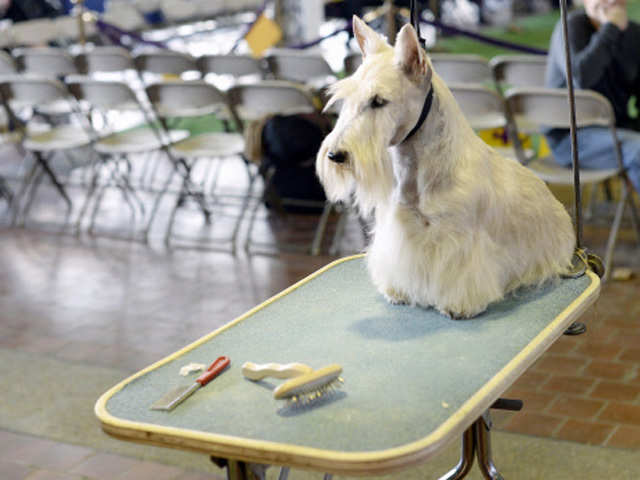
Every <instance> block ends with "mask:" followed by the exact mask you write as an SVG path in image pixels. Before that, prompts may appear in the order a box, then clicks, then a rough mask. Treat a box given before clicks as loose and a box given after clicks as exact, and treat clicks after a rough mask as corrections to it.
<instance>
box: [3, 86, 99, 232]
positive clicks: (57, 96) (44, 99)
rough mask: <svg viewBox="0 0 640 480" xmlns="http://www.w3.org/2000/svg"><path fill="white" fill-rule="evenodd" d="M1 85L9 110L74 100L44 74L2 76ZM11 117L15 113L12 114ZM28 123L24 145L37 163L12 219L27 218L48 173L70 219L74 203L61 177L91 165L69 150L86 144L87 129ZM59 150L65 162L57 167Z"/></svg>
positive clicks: (17, 196)
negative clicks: (25, 198) (39, 75)
mask: <svg viewBox="0 0 640 480" xmlns="http://www.w3.org/2000/svg"><path fill="white" fill-rule="evenodd" d="M0 88H1V89H2V96H3V99H4V101H5V104H6V106H7V108H9V109H10V110H14V108H12V107H13V106H18V107H19V108H23V107H25V106H26V107H32V108H33V107H35V106H39V105H43V104H50V103H54V102H67V103H69V102H73V99H72V98H71V97H70V96H69V94H68V91H67V90H66V89H65V87H64V85H63V84H62V83H60V82H59V81H57V80H54V79H49V78H44V77H33V76H23V75H14V76H11V77H3V79H2V83H1V87H0ZM12 116H14V117H15V116H16V115H15V114H13V113H12ZM69 120H70V121H71V120H73V117H69ZM25 124H26V127H25V128H24V129H23V134H22V141H21V142H22V148H23V149H24V150H25V151H26V152H29V153H31V154H32V155H33V157H34V158H35V162H34V163H33V166H32V168H31V170H30V171H29V173H27V175H25V177H24V179H23V182H22V186H21V187H20V190H19V192H18V193H17V194H16V200H17V201H18V202H19V201H20V200H21V198H22V197H23V196H25V194H26V193H27V191H28V196H27V200H26V203H25V205H24V206H23V207H22V209H20V206H19V205H16V206H15V208H14V215H13V219H12V221H13V222H15V221H17V220H18V219H19V217H20V216H21V217H22V222H24V221H25V220H26V218H27V216H28V212H29V210H30V208H31V205H32V201H33V199H34V197H35V193H36V190H37V189H38V187H39V185H40V182H41V181H42V179H43V177H44V176H45V175H46V176H47V177H48V178H49V180H50V181H51V183H52V184H53V186H54V187H55V189H56V190H57V192H58V193H59V194H60V196H62V198H63V199H64V201H65V203H66V205H67V214H66V219H67V220H68V218H69V215H70V214H71V212H72V207H73V205H72V201H71V198H70V197H69V195H68V193H67V190H66V189H65V186H64V185H63V183H64V182H63V180H61V178H60V176H61V174H63V173H65V171H66V173H69V172H71V171H72V170H74V169H76V168H83V167H87V166H88V165H89V164H90V161H91V159H90V158H89V159H87V158H84V161H82V159H79V158H77V157H71V156H70V155H69V153H70V152H72V151H74V150H76V149H79V148H82V147H87V146H88V145H89V144H90V142H91V138H90V136H89V134H88V133H87V130H86V129H85V128H83V127H81V126H79V125H78V123H77V122H76V123H66V124H58V125H53V124H47V125H46V126H45V127H44V128H43V127H42V125H41V126H40V128H37V129H36V128H32V127H31V126H30V123H29V122H28V119H27V121H26V122H25ZM57 153H60V154H62V155H63V157H64V158H63V159H64V163H63V164H57V165H55V166H54V164H53V160H54V155H55V154H57ZM84 157H86V156H84ZM65 223H66V222H65Z"/></svg>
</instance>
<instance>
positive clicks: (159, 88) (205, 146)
mask: <svg viewBox="0 0 640 480" xmlns="http://www.w3.org/2000/svg"><path fill="white" fill-rule="evenodd" d="M146 91H147V96H148V98H149V99H150V101H151V104H152V106H153V108H154V110H155V112H156V115H157V116H158V118H160V119H161V123H162V125H163V127H165V128H166V127H167V123H166V122H167V120H169V119H175V118H197V117H204V116H211V115H214V116H216V117H217V118H220V119H223V120H225V123H224V125H225V127H226V131H224V132H220V131H208V132H204V133H199V134H196V135H193V136H190V137H188V138H185V139H184V140H181V141H178V142H171V143H170V144H169V146H168V152H169V154H170V155H171V156H172V157H173V158H174V159H175V160H174V162H175V163H176V164H179V165H181V168H180V170H179V171H180V172H181V174H182V186H181V189H180V191H179V194H178V196H177V199H176V201H175V203H174V207H173V210H172V212H171V214H170V216H169V223H168V225H167V230H166V234H165V241H166V243H167V244H170V243H171V240H172V236H173V225H174V220H175V215H176V213H177V210H178V209H179V208H180V207H181V206H182V205H184V203H185V200H187V199H194V200H196V201H197V202H198V203H199V204H200V207H201V208H202V210H203V213H204V214H205V220H206V221H207V222H208V221H209V206H211V207H216V206H221V207H225V206H227V204H226V202H225V200H226V199H227V198H229V197H230V196H231V197H234V196H235V197H237V196H238V195H233V194H232V195H228V194H222V193H219V192H218V189H217V188H216V187H217V185H218V183H219V182H218V177H219V176H220V170H221V168H222V166H223V164H224V163H225V162H226V160H227V159H231V158H236V159H238V160H240V161H242V162H243V164H244V165H245V168H246V169H247V174H248V182H247V189H246V190H245V191H244V192H242V193H241V194H240V195H239V198H240V205H239V206H240V211H239V214H238V215H237V216H236V221H235V223H234V224H233V226H232V227H231V234H230V235H228V236H227V237H226V238H217V239H212V240H214V241H216V242H220V243H221V242H226V243H229V245H230V248H231V251H232V252H235V248H236V238H237V235H238V232H239V229H240V225H241V222H242V218H243V216H244V213H245V210H246V207H247V204H248V201H249V196H248V195H249V188H250V186H251V183H252V180H253V179H252V176H251V172H250V171H249V169H248V166H247V163H246V161H244V158H243V152H244V146H245V144H244V139H243V137H242V135H241V134H239V133H234V132H232V131H231V128H230V122H231V121H235V120H234V119H235V117H234V113H233V112H232V110H231V107H230V105H229V103H228V100H227V97H226V96H225V95H224V94H223V93H222V92H221V91H219V90H218V89H216V88H215V87H214V86H213V85H211V84H209V83H207V82H204V81H190V82H184V81H180V80H174V81H167V82H161V83H155V84H152V85H150V86H148V87H147V89H146ZM205 159H207V160H212V161H217V162H218V165H217V167H218V168H216V169H215V171H214V175H213V178H211V180H210V182H209V183H210V185H205V184H202V185H198V184H197V182H196V180H195V179H194V178H193V170H194V167H195V166H196V163H197V162H199V161H200V160H205ZM208 173H209V172H208V171H207V173H206V174H205V175H204V180H205V181H206V180H207V177H208V176H209V175H208ZM170 181H171V178H169V179H168V180H167V184H166V185H165V190H166V187H167V186H168V184H169V182H170ZM158 198H160V197H158ZM210 199H211V200H212V202H209V200H210Z"/></svg>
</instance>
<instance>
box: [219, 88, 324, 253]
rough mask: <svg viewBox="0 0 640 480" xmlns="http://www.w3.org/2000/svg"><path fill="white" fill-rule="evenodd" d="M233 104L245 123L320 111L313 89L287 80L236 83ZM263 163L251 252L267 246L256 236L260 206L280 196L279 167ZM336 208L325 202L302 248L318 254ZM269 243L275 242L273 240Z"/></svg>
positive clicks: (250, 228) (248, 243)
mask: <svg viewBox="0 0 640 480" xmlns="http://www.w3.org/2000/svg"><path fill="white" fill-rule="evenodd" d="M228 95H229V99H230V101H231V105H232V106H233V108H234V110H235V112H236V113H237V115H238V117H239V119H240V120H241V121H242V122H243V123H250V122H260V121H263V120H264V119H265V118H267V117H269V116H272V115H294V114H304V113H307V114H308V113H318V109H317V108H316V102H315V100H314V98H313V96H312V95H311V93H310V91H309V90H307V89H305V88H304V87H302V86H301V85H299V84H296V83H292V82H285V81H278V80H275V81H264V82H260V83H255V84H246V85H236V86H234V87H232V88H231V89H229V92H228ZM263 167H264V166H263V165H258V172H259V174H260V175H261V176H262V177H263V183H264V185H263V189H262V195H261V196H260V198H259V199H258V201H256V202H254V205H253V207H252V208H251V209H250V214H249V225H248V228H247V236H246V239H245V250H247V251H249V250H250V249H251V246H252V245H265V242H255V241H254V240H253V239H252V233H253V227H254V224H255V220H256V217H257V213H258V210H259V208H260V205H261V204H262V203H263V202H264V201H265V200H266V199H267V198H268V197H277V196H278V195H277V193H276V192H275V190H274V189H273V186H272V180H273V176H274V174H275V168H274V167H270V168H269V169H268V170H266V171H265V169H264V168H263ZM279 202H280V203H282V204H283V205H284V204H291V205H295V204H296V201H295V199H287V198H280V199H279ZM332 209H333V205H332V204H331V203H330V202H325V204H324V206H323V210H322V214H321V216H320V219H319V221H318V223H317V225H316V228H315V232H314V237H313V241H312V242H311V244H310V245H308V246H307V245H305V246H303V247H302V248H304V249H305V250H308V251H310V252H311V253H312V254H314V255H315V254H318V253H319V251H320V245H321V243H322V239H323V237H324V231H325V228H326V225H327V221H328V219H329V215H330V213H331V211H332ZM268 245H269V246H274V244H272V243H269V244H268ZM275 246H282V247H284V248H296V247H298V248H299V247H300V245H293V244H288V243H277V242H276V244H275Z"/></svg>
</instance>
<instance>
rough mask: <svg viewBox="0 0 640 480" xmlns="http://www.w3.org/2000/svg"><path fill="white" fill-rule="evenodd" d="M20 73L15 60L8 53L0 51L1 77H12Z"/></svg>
mask: <svg viewBox="0 0 640 480" xmlns="http://www.w3.org/2000/svg"><path fill="white" fill-rule="evenodd" d="M17 71H18V66H17V65H16V62H15V60H14V59H13V57H12V56H11V55H9V54H8V53H6V52H4V51H2V50H0V75H11V74H13V73H16V72H17Z"/></svg>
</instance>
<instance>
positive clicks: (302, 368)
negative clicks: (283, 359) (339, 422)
mask: <svg viewBox="0 0 640 480" xmlns="http://www.w3.org/2000/svg"><path fill="white" fill-rule="evenodd" d="M341 373H342V367H341V366H340V365H336V364H333V365H328V366H326V367H323V368H320V369H318V370H313V369H312V368H311V367H309V366H308V365H305V364H303V363H288V364H284V365H281V364H277V363H266V364H262V365H258V364H255V363H252V362H246V363H245V364H244V365H242V374H243V375H244V376H245V377H246V378H248V379H250V380H262V379H263V378H266V377H275V378H289V379H290V380H287V381H286V382H284V383H283V384H282V385H280V386H279V387H277V388H276V389H275V390H274V391H273V397H274V398H275V399H276V400H287V402H288V403H291V404H301V405H307V404H309V403H310V402H313V401H314V400H317V399H319V398H321V397H323V396H325V395H327V394H328V393H330V392H332V391H334V390H335V389H336V388H339V387H340V385H341V384H342V383H343V382H344V380H343V379H342V378H341V377H340V374H341Z"/></svg>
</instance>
